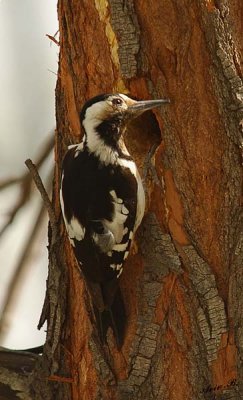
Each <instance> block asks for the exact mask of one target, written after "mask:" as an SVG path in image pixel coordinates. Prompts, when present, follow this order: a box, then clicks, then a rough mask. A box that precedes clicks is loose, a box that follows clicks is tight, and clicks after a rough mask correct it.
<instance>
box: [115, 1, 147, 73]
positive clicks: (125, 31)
mask: <svg viewBox="0 0 243 400" xmlns="http://www.w3.org/2000/svg"><path fill="white" fill-rule="evenodd" d="M109 4H110V10H111V25H112V27H113V29H114V32H115V34H116V38H117V41H118V55H119V62H120V70H121V71H120V72H121V75H122V77H124V78H127V79H130V78H133V77H135V76H136V74H137V68H138V66H137V55H138V52H139V47H140V42H139V38H140V28H139V25H138V20H137V16H136V13H135V10H134V3H133V1H132V0H130V1H124V0H109Z"/></svg>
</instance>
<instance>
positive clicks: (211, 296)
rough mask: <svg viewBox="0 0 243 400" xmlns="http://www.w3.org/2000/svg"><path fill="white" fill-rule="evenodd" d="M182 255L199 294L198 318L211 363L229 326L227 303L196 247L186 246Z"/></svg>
mask: <svg viewBox="0 0 243 400" xmlns="http://www.w3.org/2000/svg"><path fill="white" fill-rule="evenodd" d="M183 253H184V255H185V257H183ZM182 257H183V260H184V263H185V265H186V267H187V268H188V271H189V277H190V279H191V281H192V284H193V286H194V288H195V291H196V293H197V296H198V309H197V320H198V323H199V326H200V330H201V333H202V336H203V339H204V342H205V346H206V348H207V359H208V362H209V363H210V362H211V361H213V360H215V359H216V358H217V350H218V348H219V345H220V341H221V336H222V334H223V333H225V332H226V331H227V328H228V327H227V320H226V314H225V305H224V302H223V300H222V298H221V297H220V296H219V293H218V289H217V285H216V280H215V276H214V275H213V274H212V271H211V268H210V266H209V265H208V264H207V263H206V262H205V261H204V260H203V259H202V258H201V257H200V256H199V255H198V254H197V252H196V250H195V249H194V247H193V246H184V247H183V248H182Z"/></svg>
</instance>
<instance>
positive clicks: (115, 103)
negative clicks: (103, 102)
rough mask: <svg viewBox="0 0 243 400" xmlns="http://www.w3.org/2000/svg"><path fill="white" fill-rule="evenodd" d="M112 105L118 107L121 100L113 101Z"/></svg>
mask: <svg viewBox="0 0 243 400" xmlns="http://www.w3.org/2000/svg"><path fill="white" fill-rule="evenodd" d="M112 104H113V106H120V105H121V104H122V99H118V98H117V99H113V100H112Z"/></svg>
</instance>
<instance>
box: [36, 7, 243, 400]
mask: <svg viewBox="0 0 243 400" xmlns="http://www.w3.org/2000/svg"><path fill="white" fill-rule="evenodd" d="M242 11H243V3H242V2H240V1H236V0H235V1H234V0H232V1H231V2H227V1H226V0H222V1H217V0H215V1H214V0H205V1H203V0H197V1H193V2H192V1H188V0H171V1H158V0H150V1H144V0H136V1H132V0H128V1H126V0H109V1H103V0H95V1H90V0H82V1H80V0H70V1H65V0H59V2H58V16H59V24H60V61H59V72H58V81H57V89H56V114H57V135H56V170H55V171H56V172H55V182H54V192H53V193H54V199H53V202H54V205H55V210H56V215H57V217H58V221H59V222H58V223H59V229H60V234H59V239H58V240H56V239H55V240H54V241H53V238H52V239H50V240H51V242H50V243H51V245H50V269H49V277H48V287H47V300H46V302H45V308H44V313H43V316H42V320H44V318H45V317H46V318H47V320H48V332H47V342H46V345H45V350H44V355H43V357H42V358H40V360H39V361H38V365H36V368H35V370H34V372H32V375H31V379H30V382H31V383H30V393H31V395H30V398H33V399H37V400H38V399H43V398H45V399H64V400H65V399H72V400H78V399H82V400H98V399H103V400H115V399H117V400H118V399H119V400H123V399H124V400H125V399H126V400H128V399H130V400H137V399H146V400H150V399H158V400H160V399H163V400H167V399H168V400H180V399H181V400H185V399H197V400H200V399H202V400H203V399H210V400H211V399H240V398H243V365H242V359H243V322H242V313H243V296H242V294H241V290H242V286H243V272H242V271H243V269H242V258H243V246H242V239H243V236H242V220H243V218H242V209H241V192H242V165H241V160H242V159H241V143H242V142H241V139H240V136H241V133H242V129H243V122H242V121H241V120H242V107H243V102H242V81H241V64H240V54H241V50H242V48H241V47H240V46H241V45H242V33H243V32H242V24H241V22H242V17H243V13H242ZM105 92H107V93H109V92H122V93H129V94H130V95H132V96H136V97H138V98H139V99H150V98H155V99H156V98H161V97H169V98H170V99H171V101H172V102H171V105H169V106H168V107H166V108H164V109H163V110H162V109H161V110H158V111H155V112H153V113H152V112H150V113H147V114H145V115H144V116H143V117H141V118H140V119H138V120H136V121H135V122H134V123H133V124H132V125H131V129H130V131H129V135H127V137H126V143H127V145H128V148H129V150H130V152H131V154H132V155H133V156H134V158H135V159H136V161H137V164H138V166H139V167H140V171H141V173H142V175H144V176H143V178H144V182H145V187H146V192H147V208H146V216H145V218H144V221H143V223H142V226H141V228H140V229H139V232H138V234H137V237H136V240H135V244H134V246H133V251H132V254H131V255H130V257H129V258H128V260H127V263H126V266H125V268H124V273H123V275H122V277H121V289H122V293H123V296H124V299H125V305H126V310H127V315H128V325H127V333H126V338H125V343H124V346H123V347H122V349H121V351H120V352H119V351H118V350H117V349H116V346H115V343H114V340H113V337H112V335H111V334H110V336H109V339H108V346H104V347H102V346H101V345H100V344H99V342H98V341H97V332H96V327H95V325H94V322H93V320H92V312H91V306H90V300H89V295H88V293H87V291H86V288H85V283H84V281H83V279H82V277H81V276H80V273H79V272H78V269H77V266H76V262H75V259H74V256H73V253H72V250H71V248H70V245H69V242H68V239H67V236H66V233H65V231H64V227H63V223H62V218H61V213H60V205H59V184H60V167H61V162H62V159H63V155H64V153H65V151H66V148H67V145H69V144H71V143H76V142H79V141H80V138H81V136H80V124H79V111H80V109H81V107H82V105H83V103H84V102H85V100H87V99H88V98H90V97H92V96H94V95H96V94H99V93H105ZM151 149H152V150H155V153H154V156H153V161H154V166H153V167H151V166H150V164H149V162H148V155H151V153H152V150H151ZM145 171H146V174H145ZM50 238H51V233H50ZM42 322H43V321H42ZM48 377H49V381H48V379H47V378H48ZM47 382H49V383H47ZM44 383H47V384H44ZM31 396H32V397H31ZM241 396H242V397H241Z"/></svg>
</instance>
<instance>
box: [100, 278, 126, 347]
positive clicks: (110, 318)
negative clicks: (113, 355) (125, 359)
mask: <svg viewBox="0 0 243 400" xmlns="http://www.w3.org/2000/svg"><path fill="white" fill-rule="evenodd" d="M109 289H110V288H109V287H107V284H105V285H102V286H101V290H102V294H103V299H104V308H103V310H100V309H98V308H97V307H96V306H95V305H94V308H95V314H96V319H97V325H98V331H99V336H100V338H101V342H102V343H106V341H107V340H106V336H107V331H108V329H109V327H110V328H111V329H112V331H113V334H114V337H115V339H116V344H117V348H118V349H120V348H121V347H122V345H123V342H124V336H125V327H126V310H125V305H124V301H123V298H122V294H121V290H120V287H119V286H118V285H117V286H116V288H115V292H114V293H112V291H110V290H109Z"/></svg>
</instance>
